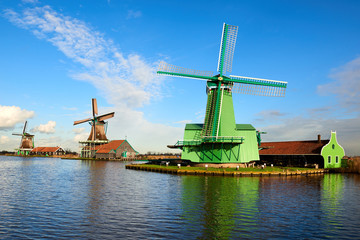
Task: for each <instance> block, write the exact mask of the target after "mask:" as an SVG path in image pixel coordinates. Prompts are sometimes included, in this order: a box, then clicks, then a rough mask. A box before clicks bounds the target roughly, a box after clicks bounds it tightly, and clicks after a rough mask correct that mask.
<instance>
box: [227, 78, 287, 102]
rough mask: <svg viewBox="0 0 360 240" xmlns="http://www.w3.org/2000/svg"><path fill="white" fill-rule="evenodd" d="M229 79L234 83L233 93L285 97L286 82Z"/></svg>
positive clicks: (260, 79)
mask: <svg viewBox="0 0 360 240" xmlns="http://www.w3.org/2000/svg"><path fill="white" fill-rule="evenodd" d="M230 78H231V79H232V81H233V82H234V85H233V88H232V92H233V93H241V94H250V95H258V96H268V97H284V96H285V91H286V87H287V82H283V81H275V80H268V79H262V78H250V77H243V76H232V75H230Z"/></svg>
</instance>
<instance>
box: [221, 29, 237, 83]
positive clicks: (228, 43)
mask: <svg viewBox="0 0 360 240" xmlns="http://www.w3.org/2000/svg"><path fill="white" fill-rule="evenodd" d="M237 33H238V26H232V25H227V24H225V23H224V26H223V32H222V36H221V44H220V51H219V61H218V68H217V71H218V72H219V73H220V76H222V75H225V74H226V72H231V70H232V61H233V58H234V51H235V44H236V37H237Z"/></svg>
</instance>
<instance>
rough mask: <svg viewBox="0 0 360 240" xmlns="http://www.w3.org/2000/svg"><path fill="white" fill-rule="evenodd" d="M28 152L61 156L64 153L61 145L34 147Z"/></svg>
mask: <svg viewBox="0 0 360 240" xmlns="http://www.w3.org/2000/svg"><path fill="white" fill-rule="evenodd" d="M30 154H32V155H44V156H53V155H56V156H61V155H65V150H64V149H63V148H61V147H36V148H34V149H33V150H31V152H30Z"/></svg>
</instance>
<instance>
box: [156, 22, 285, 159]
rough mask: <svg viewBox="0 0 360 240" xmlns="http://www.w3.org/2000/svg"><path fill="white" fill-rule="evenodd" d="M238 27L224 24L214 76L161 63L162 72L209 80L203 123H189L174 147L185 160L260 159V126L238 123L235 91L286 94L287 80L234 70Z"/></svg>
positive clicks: (254, 93)
mask: <svg viewBox="0 0 360 240" xmlns="http://www.w3.org/2000/svg"><path fill="white" fill-rule="evenodd" d="M237 32H238V27H237V26H232V25H228V24H225V23H224V26H223V32H222V38H221V45H220V53H219V62H218V69H217V71H218V72H219V74H217V75H214V74H213V72H210V71H199V70H192V69H187V68H182V67H177V66H174V65H171V64H167V63H165V62H161V63H160V66H159V70H158V71H157V73H158V74H162V75H170V76H175V77H186V78H194V79H201V80H206V81H207V84H206V92H207V96H208V98H207V105H206V114H205V120H204V123H203V124H186V127H185V133H184V140H183V141H178V142H177V143H176V144H175V145H172V146H168V147H171V148H180V149H182V159H187V160H191V161H192V162H197V163H245V162H249V161H253V160H259V151H258V142H257V136H256V129H255V128H254V127H253V126H252V125H251V124H236V122H235V114H234V106H233V100H232V94H233V93H241V94H252V95H260V96H276V97H282V96H285V90H286V86H287V82H282V81H274V80H268V79H261V78H249V77H243V76H233V75H229V77H227V76H225V74H226V73H230V72H231V68H232V60H233V56H234V49H235V43H236V37H237Z"/></svg>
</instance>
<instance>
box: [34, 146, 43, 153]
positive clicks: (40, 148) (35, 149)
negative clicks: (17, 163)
mask: <svg viewBox="0 0 360 240" xmlns="http://www.w3.org/2000/svg"><path fill="white" fill-rule="evenodd" d="M44 148H45V147H36V148H34V149H33V150H31V152H41V150H42V149H44Z"/></svg>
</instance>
